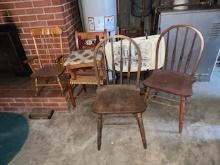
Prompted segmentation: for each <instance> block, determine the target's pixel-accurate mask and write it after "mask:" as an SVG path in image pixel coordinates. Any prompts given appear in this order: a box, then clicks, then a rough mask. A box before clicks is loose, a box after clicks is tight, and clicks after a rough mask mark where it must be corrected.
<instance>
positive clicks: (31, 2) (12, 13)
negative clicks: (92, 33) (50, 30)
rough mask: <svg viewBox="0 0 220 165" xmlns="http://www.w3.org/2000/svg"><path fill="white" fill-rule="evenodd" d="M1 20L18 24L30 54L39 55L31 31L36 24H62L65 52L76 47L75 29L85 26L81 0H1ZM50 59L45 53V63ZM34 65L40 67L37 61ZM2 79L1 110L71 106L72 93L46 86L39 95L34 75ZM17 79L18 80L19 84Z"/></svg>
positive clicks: (64, 109) (3, 22)
mask: <svg viewBox="0 0 220 165" xmlns="http://www.w3.org/2000/svg"><path fill="white" fill-rule="evenodd" d="M1 24H14V25H16V28H17V29H18V34H19V37H20V40H21V43H22V46H23V48H24V51H25V54H26V56H27V57H31V56H35V55H36V51H35V47H34V43H33V39H32V38H31V34H30V30H31V29H32V28H36V27H45V26H59V27H61V28H62V30H63V43H64V53H65V54H68V53H70V52H71V51H72V50H73V49H74V48H75V40H74V33H75V31H76V30H77V31H81V30H82V26H81V20H80V14H79V9H78V2H77V0H0V25H1ZM47 61H48V60H47V59H46V57H45V63H46V62H47ZM48 62H49V61H48ZM34 67H36V68H38V63H37V62H36V63H35V65H34ZM0 81H1V82H0V93H1V94H0V111H17V110H24V109H25V110H31V109H34V108H44V109H54V110H57V111H66V110H67V109H68V106H69V103H68V99H69V96H68V94H67V95H64V96H61V95H60V91H59V90H56V89H55V90H44V91H43V93H42V94H41V96H39V97H35V96H34V85H33V84H32V82H31V81H30V78H24V79H19V80H18V79H17V78H12V79H11V80H10V83H8V82H2V79H1V80H0ZM13 82H17V84H14V83H13ZM18 87H20V88H18Z"/></svg>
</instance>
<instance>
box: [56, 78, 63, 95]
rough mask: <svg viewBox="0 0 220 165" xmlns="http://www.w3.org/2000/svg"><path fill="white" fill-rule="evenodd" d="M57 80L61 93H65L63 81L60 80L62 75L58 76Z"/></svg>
mask: <svg viewBox="0 0 220 165" xmlns="http://www.w3.org/2000/svg"><path fill="white" fill-rule="evenodd" d="M57 82H58V84H59V86H60V90H61V94H62V95H63V92H64V90H63V86H62V84H61V81H60V77H57Z"/></svg>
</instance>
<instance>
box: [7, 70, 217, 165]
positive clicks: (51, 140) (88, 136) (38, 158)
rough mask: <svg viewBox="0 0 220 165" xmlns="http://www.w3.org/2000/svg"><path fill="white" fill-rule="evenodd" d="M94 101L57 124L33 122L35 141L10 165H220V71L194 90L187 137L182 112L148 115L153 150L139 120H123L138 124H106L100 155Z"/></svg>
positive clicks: (88, 97)
mask: <svg viewBox="0 0 220 165" xmlns="http://www.w3.org/2000/svg"><path fill="white" fill-rule="evenodd" d="M94 96H95V95H94V93H87V94H84V95H82V96H81V98H80V99H79V100H78V101H79V104H78V106H77V108H76V110H74V111H71V112H68V113H55V115H54V116H53V118H52V119H51V120H29V124H30V134H29V137H28V139H27V141H26V143H25V145H24V146H23V148H22V150H21V151H20V152H19V153H18V155H17V156H16V157H15V158H14V159H13V160H12V161H11V163H10V165H146V164H149V165H219V164H220V70H219V71H215V73H214V76H213V78H212V81H211V82H197V83H196V84H195V85H194V95H193V97H192V98H190V99H189V103H188V105H187V113H186V118H185V123H184V129H183V133H182V134H181V135H180V134H178V133H177V130H178V113H177V112H178V111H177V110H175V109H174V108H170V107H165V106H161V105H158V104H155V103H150V105H149V107H148V108H147V110H146V112H144V125H145V131H146V137H147V141H148V148H147V150H144V149H143V147H142V143H141V138H140V134H139V130H138V127H137V125H136V121H135V119H133V118H129V117H128V118H122V119H119V120H121V121H125V122H127V121H129V122H131V123H133V124H131V125H120V126H109V125H104V128H103V137H102V149H101V151H97V147H96V116H95V114H93V113H92V112H90V108H91V105H92V103H93V101H94ZM106 120H107V122H108V119H106ZM114 120H115V119H114Z"/></svg>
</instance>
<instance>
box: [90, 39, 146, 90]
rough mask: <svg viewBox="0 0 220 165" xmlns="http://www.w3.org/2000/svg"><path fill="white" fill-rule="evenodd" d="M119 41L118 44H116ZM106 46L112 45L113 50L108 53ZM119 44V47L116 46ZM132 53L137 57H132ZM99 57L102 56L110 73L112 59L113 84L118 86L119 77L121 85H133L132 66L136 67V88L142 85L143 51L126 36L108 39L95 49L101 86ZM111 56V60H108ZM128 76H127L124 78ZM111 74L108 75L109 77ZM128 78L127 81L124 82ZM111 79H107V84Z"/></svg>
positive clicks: (97, 75)
mask: <svg viewBox="0 0 220 165" xmlns="http://www.w3.org/2000/svg"><path fill="white" fill-rule="evenodd" d="M116 41H117V42H116ZM106 44H110V45H111V46H110V47H111V48H110V49H111V50H110V51H108V52H107V51H106V49H105V48H106ZM116 44H117V45H116ZM115 47H119V51H118V49H117V51H115ZM132 52H133V54H134V56H135V59H134V57H132ZM98 56H102V59H104V69H105V70H107V72H108V63H110V62H108V59H111V60H112V61H111V64H112V67H111V68H112V72H111V73H112V74H111V77H112V83H113V84H116V81H117V77H119V82H120V84H125V83H128V84H130V83H131V74H132V73H131V65H134V63H135V65H136V72H134V74H136V81H135V84H136V87H139V84H140V71H141V59H142V58H141V51H140V49H139V47H138V45H137V44H136V43H135V41H134V40H133V39H131V38H129V37H127V36H124V35H115V36H112V37H108V38H106V39H104V40H103V41H101V42H100V43H99V44H98V45H97V46H96V48H95V52H94V65H95V69H96V77H97V81H98V86H100V75H99V73H100V72H99V70H100V68H99V65H98V62H97V59H98ZM107 56H110V57H111V58H107ZM125 67H127V69H126V70H127V73H123V70H124V68H125ZM125 74H126V76H124V75H125ZM108 75H109V72H108V73H107V76H108ZM124 77H126V79H127V81H125V80H124ZM109 83H110V81H109V77H108V78H107V84H109Z"/></svg>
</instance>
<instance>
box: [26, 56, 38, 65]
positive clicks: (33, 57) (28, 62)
mask: <svg viewBox="0 0 220 165" xmlns="http://www.w3.org/2000/svg"><path fill="white" fill-rule="evenodd" d="M36 59H37V56H32V57H27V60H24V63H25V64H30V63H32V62H33V61H34V60H36Z"/></svg>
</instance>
